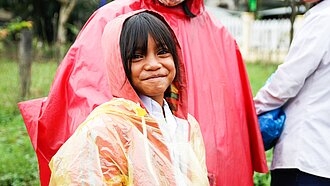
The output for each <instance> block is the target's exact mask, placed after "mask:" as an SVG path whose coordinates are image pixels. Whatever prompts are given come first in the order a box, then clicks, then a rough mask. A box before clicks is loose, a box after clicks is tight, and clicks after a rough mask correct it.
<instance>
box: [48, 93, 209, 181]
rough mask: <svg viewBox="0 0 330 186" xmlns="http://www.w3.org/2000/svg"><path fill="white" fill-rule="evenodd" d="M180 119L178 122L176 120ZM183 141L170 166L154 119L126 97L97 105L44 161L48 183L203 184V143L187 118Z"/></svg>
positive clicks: (199, 134) (190, 117)
mask: <svg viewBox="0 0 330 186" xmlns="http://www.w3.org/2000/svg"><path fill="white" fill-rule="evenodd" d="M177 121H180V120H177ZM188 123H189V126H190V129H189V139H187V140H182V141H178V143H177V144H176V147H175V148H176V152H177V153H178V154H179V155H180V160H181V161H180V165H179V167H180V168H178V167H177V166H173V164H172V161H171V157H170V156H169V153H168V149H167V147H166V145H165V139H164V137H163V135H162V133H161V131H160V129H159V127H158V124H157V123H156V121H155V120H154V119H153V118H151V117H150V116H149V115H148V114H147V112H146V111H145V110H144V109H143V108H141V107H140V106H139V104H137V103H134V102H132V101H129V100H125V99H121V98H114V99H112V100H111V101H109V102H107V103H105V104H102V105H101V106H99V107H97V108H96V109H95V110H94V111H93V112H92V113H91V114H90V115H89V117H88V118H87V119H86V121H85V122H84V123H83V124H81V125H80V126H79V128H78V129H77V130H76V132H75V133H74V135H73V136H72V137H71V138H69V140H68V141H67V142H66V143H64V145H63V146H62V147H61V148H60V150H59V151H58V152H57V153H56V155H55V156H54V157H53V158H52V160H51V162H50V168H51V170H52V176H51V182H50V185H143V186H147V185H177V184H178V181H177V180H178V179H179V180H180V183H185V184H186V185H198V186H202V185H208V179H207V171H206V166H205V147H204V144H203V140H202V137H201V133H200V129H199V126H198V123H197V122H196V120H195V119H194V118H193V117H192V116H190V115H189V116H188Z"/></svg>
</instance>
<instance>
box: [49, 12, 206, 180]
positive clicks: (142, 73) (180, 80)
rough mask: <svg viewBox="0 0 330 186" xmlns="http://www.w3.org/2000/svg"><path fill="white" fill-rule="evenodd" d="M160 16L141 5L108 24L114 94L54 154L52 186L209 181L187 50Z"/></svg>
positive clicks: (106, 50) (105, 39)
mask: <svg viewBox="0 0 330 186" xmlns="http://www.w3.org/2000/svg"><path fill="white" fill-rule="evenodd" d="M160 19H161V18H160V17H159V15H156V14H155V13H153V14H151V13H150V12H141V11H139V12H133V13H130V14H126V15H123V16H120V17H118V18H116V19H114V20H113V21H111V22H109V23H108V25H107V26H106V28H105V32H104V35H103V43H102V46H103V52H104V54H105V56H106V57H105V61H106V63H107V67H108V79H109V81H110V83H111V84H112V85H113V86H112V87H111V88H112V89H111V93H112V95H113V97H114V98H113V99H112V100H111V101H109V102H107V103H105V104H103V105H100V106H99V107H97V108H96V109H95V110H94V111H93V112H92V113H91V114H90V115H89V117H88V118H87V119H86V121H85V122H84V123H83V124H81V125H80V126H79V128H78V129H77V130H76V131H75V133H74V134H73V136H72V137H71V138H70V139H69V140H68V141H67V142H66V143H65V144H64V145H63V146H62V147H61V148H60V150H59V151H58V152H57V154H56V155H55V156H54V157H53V158H52V160H51V162H50V168H51V170H52V176H51V182H50V184H51V185H68V184H77V185H83V184H87V185H208V184H209V183H208V179H207V171H206V165H205V148H204V144H203V140H202V137H201V133H200V129H199V126H198V123H197V122H196V120H195V119H194V118H193V117H192V116H191V115H189V114H188V113H187V110H188V109H187V106H188V105H187V95H186V91H187V90H186V79H185V76H184V75H185V72H184V67H183V65H182V64H183V63H182V61H181V54H180V52H179V51H180V49H179V47H178V45H177V42H176V40H175V39H173V38H175V36H174V34H173V33H172V31H171V30H170V29H169V27H168V26H167V25H166V24H165V23H164V22H163V21H161V20H160ZM90 78H93V77H90Z"/></svg>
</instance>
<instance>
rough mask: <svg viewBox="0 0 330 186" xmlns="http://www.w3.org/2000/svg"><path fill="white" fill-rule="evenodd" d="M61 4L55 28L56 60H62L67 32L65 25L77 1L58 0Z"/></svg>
mask: <svg viewBox="0 0 330 186" xmlns="http://www.w3.org/2000/svg"><path fill="white" fill-rule="evenodd" d="M58 1H59V2H60V3H61V8H60V14H59V19H58V28H57V41H56V44H57V47H58V59H62V57H63V56H64V53H65V51H64V50H65V47H64V44H65V43H66V35H67V30H66V28H65V25H66V23H67V21H68V19H69V17H70V14H71V13H72V11H73V9H74V7H75V6H76V4H77V0H58Z"/></svg>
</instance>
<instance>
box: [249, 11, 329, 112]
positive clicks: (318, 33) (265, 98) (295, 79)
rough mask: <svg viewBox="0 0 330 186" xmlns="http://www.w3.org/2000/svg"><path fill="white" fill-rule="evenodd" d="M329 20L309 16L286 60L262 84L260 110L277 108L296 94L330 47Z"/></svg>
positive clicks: (256, 99) (258, 103)
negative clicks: (268, 80) (269, 78)
mask: <svg viewBox="0 0 330 186" xmlns="http://www.w3.org/2000/svg"><path fill="white" fill-rule="evenodd" d="M325 27H329V20H327V19H326V17H325V16H320V15H317V14H316V15H313V16H307V17H306V18H305V23H304V24H303V26H302V27H301V28H300V32H298V33H297V35H296V36H295V37H294V40H293V42H292V45H291V47H290V51H289V53H288V55H287V57H286V59H285V62H284V63H283V64H282V65H280V66H279V67H278V69H277V70H276V72H275V73H274V75H273V77H272V79H271V81H270V83H268V84H266V85H265V86H264V87H262V88H261V89H260V90H259V92H258V93H257V95H256V97H255V99H254V102H255V106H256V111H257V114H260V113H263V112H266V111H269V110H273V109H276V108H279V107H281V106H282V105H284V104H285V103H286V102H287V101H288V100H289V99H290V98H292V97H295V96H296V95H297V94H298V93H299V91H300V89H301V88H302V87H303V86H304V83H305V81H306V79H307V78H308V77H309V76H310V75H311V74H312V73H313V72H314V71H315V70H316V69H317V68H318V66H319V64H320V62H321V61H322V58H323V57H324V55H325V54H326V53H327V50H329V48H328V47H329V46H328V43H329V41H325V40H329V37H328V35H329V33H327V31H328V30H329V28H325Z"/></svg>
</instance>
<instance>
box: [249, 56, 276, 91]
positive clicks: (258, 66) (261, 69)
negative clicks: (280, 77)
mask: <svg viewBox="0 0 330 186" xmlns="http://www.w3.org/2000/svg"><path fill="white" fill-rule="evenodd" d="M246 68H247V72H248V74H249V79H250V82H251V88H252V93H253V95H254V96H255V95H256V93H257V92H258V90H259V89H260V88H261V87H262V86H263V85H264V84H265V82H266V80H267V79H268V77H269V76H270V75H271V74H272V73H273V72H275V70H276V68H277V65H275V64H266V63H259V62H257V63H247V64H246Z"/></svg>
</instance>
